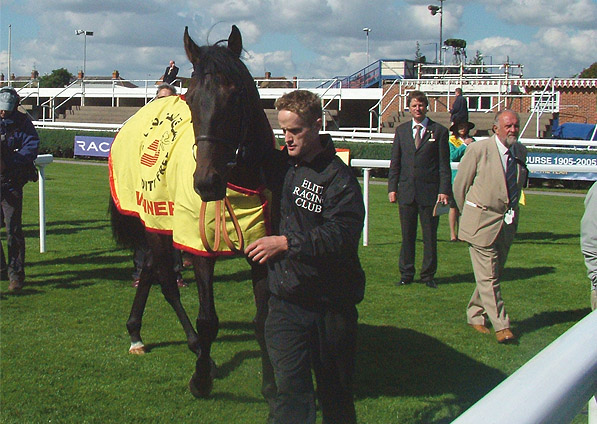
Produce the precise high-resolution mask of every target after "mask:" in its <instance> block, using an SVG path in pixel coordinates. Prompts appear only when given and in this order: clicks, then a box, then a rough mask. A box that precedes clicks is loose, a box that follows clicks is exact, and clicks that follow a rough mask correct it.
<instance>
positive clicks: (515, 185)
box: [454, 110, 528, 343]
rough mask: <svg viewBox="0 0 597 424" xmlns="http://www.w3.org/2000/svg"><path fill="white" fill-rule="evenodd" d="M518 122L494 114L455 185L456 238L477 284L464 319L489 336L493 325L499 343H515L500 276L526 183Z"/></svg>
mask: <svg viewBox="0 0 597 424" xmlns="http://www.w3.org/2000/svg"><path fill="white" fill-rule="evenodd" d="M519 130H520V120H519V117H518V114H516V113H515V112H513V111H511V110H504V111H501V112H498V113H497V114H496V117H495V121H494V125H493V131H494V133H495V134H494V135H493V136H492V137H490V138H488V139H485V140H481V141H477V142H476V143H472V144H471V145H470V146H469V147H467V149H466V153H465V154H464V157H463V158H462V160H461V162H460V164H459V166H458V173H457V174H456V178H455V180H454V199H455V200H456V204H457V205H458V209H460V212H461V214H462V215H461V218H460V229H459V231H458V238H459V239H460V240H463V241H466V242H468V243H469V252H470V255H471V261H472V264H473V271H474V273H475V280H476V282H477V285H476V288H475V291H474V292H473V295H472V297H471V300H470V301H469V303H468V306H467V320H468V323H469V325H471V326H472V327H473V328H474V329H475V330H477V331H479V332H481V333H484V334H489V329H488V328H487V326H486V325H487V320H489V321H491V324H492V326H493V329H494V330H495V335H496V338H497V341H498V342H499V343H504V342H509V341H513V340H515V338H516V337H515V336H514V334H512V331H510V319H509V317H508V314H507V313H506V309H505V307H504V301H503V299H502V295H501V289H500V277H501V274H502V271H503V269H504V265H505V263H506V258H507V257H508V251H509V250H510V246H511V245H512V242H513V240H514V235H515V234H516V228H517V226H518V218H519V208H518V200H519V199H520V195H521V190H522V187H523V186H524V185H525V184H526V180H527V177H528V170H527V168H526V156H527V150H526V148H525V147H524V146H523V145H522V144H521V143H519V142H518V133H519Z"/></svg>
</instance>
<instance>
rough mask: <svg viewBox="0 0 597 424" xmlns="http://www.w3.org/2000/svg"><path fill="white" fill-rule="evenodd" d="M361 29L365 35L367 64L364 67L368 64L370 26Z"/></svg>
mask: <svg viewBox="0 0 597 424" xmlns="http://www.w3.org/2000/svg"><path fill="white" fill-rule="evenodd" d="M363 31H365V34H366V36H367V65H365V68H366V67H367V66H369V33H370V32H371V28H367V27H365V28H363Z"/></svg>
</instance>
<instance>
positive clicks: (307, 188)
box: [292, 179, 323, 213]
mask: <svg viewBox="0 0 597 424" xmlns="http://www.w3.org/2000/svg"><path fill="white" fill-rule="evenodd" d="M292 194H293V196H294V203H295V204H296V205H297V206H299V207H301V208H303V209H307V210H308V211H310V212H315V213H320V212H321V205H322V203H323V186H320V185H318V184H315V183H313V182H311V181H309V180H307V179H304V180H303V183H302V184H301V185H300V187H299V186H295V187H294V190H293V191H292Z"/></svg>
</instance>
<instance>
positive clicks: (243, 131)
mask: <svg viewBox="0 0 597 424" xmlns="http://www.w3.org/2000/svg"><path fill="white" fill-rule="evenodd" d="M207 74H209V73H204V74H203V75H204V76H205V75H207ZM191 78H197V73H196V72H195V71H194V70H193V73H192V74H191ZM238 97H239V101H240V102H241V108H240V111H241V119H240V131H239V132H240V137H239V139H240V141H239V142H238V143H237V142H236V141H234V140H231V139H228V138H222V137H215V136H212V135H209V134H200V135H198V136H196V137H195V144H194V146H193V149H195V150H194V151H193V154H194V157H195V158H196V149H197V148H198V142H200V141H206V142H208V143H219V144H223V145H225V146H227V147H228V148H229V149H230V150H234V159H233V160H231V161H230V162H228V163H227V164H226V166H227V167H228V168H234V167H235V166H236V165H237V164H238V162H239V159H240V158H241V156H242V154H243V150H244V148H245V147H246V145H247V144H248V140H247V134H248V132H249V115H250V112H249V102H248V94H247V89H246V88H245V87H244V86H243V87H242V88H241V90H240V93H239V96H238Z"/></svg>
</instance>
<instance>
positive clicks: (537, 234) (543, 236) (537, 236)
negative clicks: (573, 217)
mask: <svg viewBox="0 0 597 424" xmlns="http://www.w3.org/2000/svg"><path fill="white" fill-rule="evenodd" d="M566 239H575V240H577V241H578V233H576V234H555V233H552V232H549V231H532V232H518V233H516V241H517V242H533V244H536V243H541V242H545V243H551V242H554V241H558V240H566Z"/></svg>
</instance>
